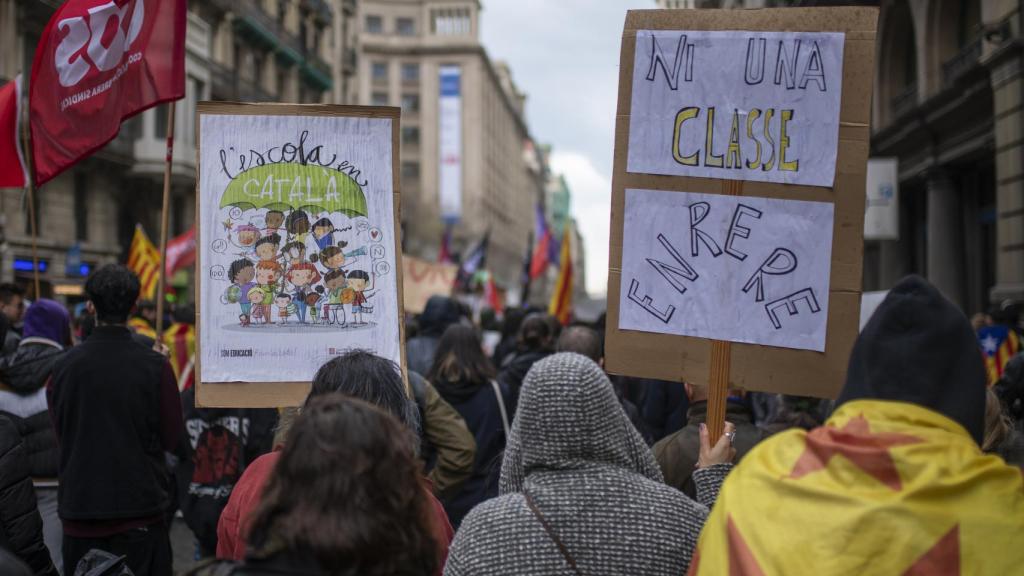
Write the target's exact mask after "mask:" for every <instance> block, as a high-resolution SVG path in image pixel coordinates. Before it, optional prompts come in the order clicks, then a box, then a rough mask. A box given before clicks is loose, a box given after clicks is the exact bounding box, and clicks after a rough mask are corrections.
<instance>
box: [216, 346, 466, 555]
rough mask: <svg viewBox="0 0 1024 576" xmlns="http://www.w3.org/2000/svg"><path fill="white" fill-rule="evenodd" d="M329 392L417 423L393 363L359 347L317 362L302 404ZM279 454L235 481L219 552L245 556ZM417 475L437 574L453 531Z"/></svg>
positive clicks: (221, 523) (413, 427)
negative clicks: (429, 516)
mask: <svg viewBox="0 0 1024 576" xmlns="http://www.w3.org/2000/svg"><path fill="white" fill-rule="evenodd" d="M332 392H340V393H342V394H345V395H347V396H352V397H354V398H357V399H360V400H365V401H367V402H369V403H371V404H375V405H376V406H378V407H379V408H381V409H383V410H384V411H385V412H388V413H390V414H391V415H393V416H395V417H396V418H398V420H399V421H400V422H402V423H403V424H405V425H406V426H408V427H409V428H410V429H411V430H416V428H417V421H418V417H417V413H416V407H415V405H414V404H413V402H412V401H411V400H410V399H409V397H408V396H407V395H406V393H405V384H404V383H403V382H402V376H401V373H400V372H399V369H398V367H397V366H396V365H395V364H394V363H393V362H391V361H390V360H387V359H384V358H381V357H379V356H375V355H373V354H372V353H370V352H366V351H362V350H354V351H351V352H348V353H346V354H344V355H342V356H339V357H337V358H334V359H333V360H331V361H329V362H327V363H326V364H324V365H323V366H321V367H320V370H318V371H317V373H316V376H314V377H313V387H312V389H311V390H310V392H309V397H308V398H306V405H307V406H308V405H309V404H310V402H311V401H312V399H314V398H316V397H317V396H321V395H323V394H330V393H332ZM280 457H281V452H280V446H276V447H275V450H274V451H273V452H271V453H269V454H264V455H263V456H260V457H259V458H257V459H256V460H255V461H253V463H252V464H250V465H249V467H248V468H246V469H245V472H244V473H243V474H242V477H241V478H240V479H239V480H238V483H237V484H235V488H234V490H233V491H232V492H231V497H230V498H229V499H228V503H227V506H226V507H225V508H224V511H223V512H222V513H221V516H220V521H219V522H218V524H217V557H218V558H227V559H233V560H242V559H244V558H245V556H246V553H247V543H248V536H249V528H250V522H251V518H252V515H253V513H254V511H255V510H256V508H257V507H258V506H259V504H260V502H261V500H262V497H263V490H264V487H265V486H266V484H267V480H268V478H269V477H270V475H271V473H272V472H273V470H274V465H275V464H276V463H277V461H278V460H279V459H280ZM420 481H421V484H422V486H423V491H424V493H425V494H426V496H427V498H428V501H429V502H430V505H431V509H432V510H433V518H432V522H431V528H432V532H433V534H432V537H433V539H434V541H435V542H436V543H437V547H438V550H437V557H438V564H437V566H438V569H437V574H440V573H441V569H442V567H443V566H444V563H445V560H446V559H447V557H448V545H449V544H450V543H451V541H452V537H453V536H454V531H453V530H452V526H451V523H449V522H448V516H447V515H446V514H445V511H444V508H443V507H442V506H441V503H440V502H439V501H438V500H437V498H435V497H434V495H433V493H432V491H431V489H430V484H429V482H428V481H427V480H426V478H421V479H420Z"/></svg>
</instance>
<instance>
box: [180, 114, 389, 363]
mask: <svg viewBox="0 0 1024 576" xmlns="http://www.w3.org/2000/svg"><path fill="white" fill-rule="evenodd" d="M200 130H201V133H200V138H201V140H200V143H201V146H202V147H201V150H202V152H201V153H202V158H201V173H200V190H199V195H200V198H199V203H200V212H199V215H198V217H197V219H198V223H199V226H200V236H201V244H200V245H199V250H200V251H201V252H200V254H201V268H200V270H199V274H202V284H201V294H200V295H199V297H200V298H201V312H202V313H201V315H200V319H201V330H202V331H201V335H202V364H201V368H202V380H203V382H304V381H310V380H312V378H313V375H314V374H315V373H316V371H317V369H318V368H319V367H320V366H321V365H322V364H323V363H324V362H326V361H327V360H330V359H331V358H332V357H334V356H337V355H339V354H342V353H343V352H344V351H345V350H347V349H351V348H363V349H368V350H371V351H373V352H374V353H376V354H379V355H380V356H383V357H385V358H390V359H391V360H393V361H395V362H396V363H397V362H399V361H400V359H401V355H400V336H399V316H398V304H397V303H398V290H397V279H396V278H397V277H396V274H397V268H396V264H395V263H396V259H395V250H394V246H395V236H394V234H395V231H394V205H393V193H394V186H393V182H392V149H391V142H392V138H391V136H392V129H391V120H390V119H387V118H346V117H332V116H230V115H217V114H209V115H203V116H201V118H200Z"/></svg>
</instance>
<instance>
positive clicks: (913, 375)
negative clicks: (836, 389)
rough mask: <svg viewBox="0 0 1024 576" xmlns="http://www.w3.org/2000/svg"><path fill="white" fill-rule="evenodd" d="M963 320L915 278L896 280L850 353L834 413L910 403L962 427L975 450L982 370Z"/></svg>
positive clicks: (981, 425)
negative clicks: (868, 403)
mask: <svg viewBox="0 0 1024 576" xmlns="http://www.w3.org/2000/svg"><path fill="white" fill-rule="evenodd" d="M977 350H978V342H977V338H976V337H975V335H974V331H973V330H971V325H970V323H969V322H968V321H967V317H966V316H964V313H963V312H961V311H960V309H959V308H957V307H956V305H954V304H953V303H952V302H950V301H949V300H947V299H946V298H945V297H944V296H943V295H942V294H941V293H940V292H939V291H938V290H937V289H936V288H935V287H934V286H932V285H931V284H929V283H928V282H927V281H925V280H924V279H923V278H921V277H920V276H908V277H906V278H904V279H903V280H901V281H900V282H899V284H897V285H896V286H895V287H894V288H893V289H892V290H890V291H889V294H888V296H886V297H885V300H884V301H883V302H882V304H881V305H879V307H878V310H876V311H875V313H874V315H873V316H872V317H871V320H870V321H868V323H867V325H866V326H865V327H864V330H863V331H861V334H860V337H858V338H857V342H856V344H854V346H853V353H852V354H851V355H850V367H849V371H848V372H847V375H846V386H844V387H843V392H842V393H841V394H840V395H839V398H838V400H836V408H839V407H840V406H842V405H843V404H845V403H846V402H850V401H852V400H862V399H875V400H894V401H898V402H910V403H913V404H917V405H919V406H924V407H925V408H929V409H931V410H934V411H936V412H938V413H940V414H942V415H944V416H946V417H948V418H951V419H953V420H955V421H956V422H957V423H959V424H960V425H961V426H963V427H964V428H965V429H966V430H967V432H968V433H970V435H971V437H973V438H974V440H975V441H976V442H977V443H978V445H981V440H982V435H983V433H984V430H985V382H986V378H985V366H984V364H983V362H982V358H981V352H977V353H974V352H976V351H977Z"/></svg>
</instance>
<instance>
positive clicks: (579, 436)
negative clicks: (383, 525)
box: [444, 352, 735, 576]
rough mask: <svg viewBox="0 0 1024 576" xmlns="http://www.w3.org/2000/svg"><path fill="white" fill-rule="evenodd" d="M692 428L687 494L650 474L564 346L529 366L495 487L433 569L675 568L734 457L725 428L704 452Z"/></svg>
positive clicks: (629, 429) (603, 380) (586, 364)
mask: <svg viewBox="0 0 1024 576" xmlns="http://www.w3.org/2000/svg"><path fill="white" fill-rule="evenodd" d="M726 430H727V431H728V432H731V431H732V430H733V427H732V426H731V425H730V424H726ZM702 436H703V448H702V450H701V459H700V464H699V469H698V470H696V471H695V472H694V474H693V476H694V482H695V483H696V485H697V495H698V501H696V502H695V501H693V500H691V499H690V498H688V497H686V496H685V495H684V494H682V493H681V492H679V491H677V490H676V489H674V488H671V487H669V486H666V485H665V483H664V482H663V481H662V476H661V470H660V469H659V468H658V463H657V462H655V460H654V456H653V455H652V454H651V451H650V449H649V448H648V447H647V445H646V444H645V443H644V441H643V439H642V438H641V437H640V434H639V433H637V431H636V429H634V428H633V426H632V425H631V424H630V423H629V419H628V418H627V417H626V414H625V413H624V412H623V411H622V407H621V406H620V405H619V402H618V399H616V397H615V392H614V391H613V390H612V385H611V383H610V382H609V381H608V377H607V376H605V374H604V371H603V370H602V369H601V368H600V367H599V366H598V365H597V364H595V363H594V362H593V361H592V360H590V359H589V358H586V357H585V356H582V355H580V354H576V353H572V352H563V353H560V354H555V355H553V356H550V357H548V358H545V359H543V360H541V361H539V362H537V363H536V364H535V365H534V366H533V368H531V369H530V372H529V373H528V374H527V376H526V380H525V383H524V385H523V389H522V394H521V396H520V405H519V411H518V412H517V415H516V417H515V421H514V423H513V424H512V432H511V434H510V436H509V440H508V447H507V449H506V450H505V456H504V461H503V462H502V466H501V480H500V483H499V484H500V492H501V494H502V495H501V496H499V497H498V498H494V499H492V500H488V501H486V502H484V503H482V504H480V505H479V506H477V507H476V508H474V509H473V510H472V511H471V512H470V513H469V515H467V516H466V518H465V520H463V522H462V526H461V527H460V528H459V531H458V532H457V533H456V535H455V540H454V541H453V542H452V546H451V548H450V550H449V556H448V563H447V564H446V566H445V571H444V573H445V576H462V575H466V574H490V575H516V576H533V575H542V574H543V575H548V574H595V575H596V574H643V575H645V576H661V575H665V576H668V575H672V576H678V575H679V574H684V573H685V572H686V569H687V566H689V564H690V558H691V554H692V552H693V549H694V546H695V545H696V543H697V536H698V535H699V534H700V530H701V527H702V526H703V524H704V520H705V518H706V517H707V515H708V509H709V508H710V507H711V505H712V504H713V503H714V501H715V497H716V495H717V494H718V488H719V486H720V485H721V482H722V479H723V478H724V477H725V475H726V474H727V473H728V471H729V470H730V469H731V467H732V465H731V464H730V462H731V461H732V458H733V457H734V455H735V453H734V451H733V450H732V447H731V446H730V442H729V439H728V437H727V436H725V435H723V436H722V438H721V439H720V440H719V442H718V443H717V444H716V445H715V447H714V448H711V447H710V444H709V440H708V435H707V432H704V433H703V434H702Z"/></svg>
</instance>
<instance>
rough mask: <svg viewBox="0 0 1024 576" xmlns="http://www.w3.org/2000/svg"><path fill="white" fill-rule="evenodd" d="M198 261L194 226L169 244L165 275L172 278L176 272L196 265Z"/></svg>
mask: <svg viewBox="0 0 1024 576" xmlns="http://www.w3.org/2000/svg"><path fill="white" fill-rule="evenodd" d="M195 261H196V227H195V226H194V225H193V226H192V228H189V230H188V232H185V233H184V234H182V235H181V236H178V237H176V238H174V239H172V240H171V241H170V242H168V243H167V264H166V266H165V269H164V274H167V277H168V278H170V277H171V276H173V275H174V273H175V272H177V271H178V270H181V269H182V268H185V267H186V266H191V265H192V264H195Z"/></svg>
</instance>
